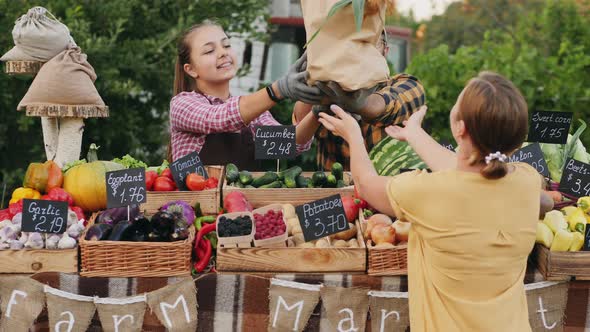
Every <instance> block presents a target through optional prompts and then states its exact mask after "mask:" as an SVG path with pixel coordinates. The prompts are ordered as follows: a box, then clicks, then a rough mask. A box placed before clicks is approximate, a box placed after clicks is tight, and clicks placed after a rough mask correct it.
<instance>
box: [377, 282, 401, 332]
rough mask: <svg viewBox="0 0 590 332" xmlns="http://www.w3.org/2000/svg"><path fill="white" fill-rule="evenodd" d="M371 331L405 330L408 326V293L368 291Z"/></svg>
mask: <svg viewBox="0 0 590 332" xmlns="http://www.w3.org/2000/svg"><path fill="white" fill-rule="evenodd" d="M369 308H370V310H371V331H406V330H407V329H408V328H409V327H410V307H409V303H408V293H405V292H378V291H371V292H369Z"/></svg>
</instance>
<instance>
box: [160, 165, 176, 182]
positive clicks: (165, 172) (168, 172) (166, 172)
mask: <svg viewBox="0 0 590 332" xmlns="http://www.w3.org/2000/svg"><path fill="white" fill-rule="evenodd" d="M160 176H163V177H166V178H169V179H170V180H172V181H174V178H173V177H172V171H171V170H170V168H166V169H165V170H163V171H162V173H160Z"/></svg>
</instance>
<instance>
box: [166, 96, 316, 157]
mask: <svg viewBox="0 0 590 332" xmlns="http://www.w3.org/2000/svg"><path fill="white" fill-rule="evenodd" d="M239 100H240V97H239V96H236V97H230V98H229V99H228V100H226V101H225V102H224V101H223V100H221V99H219V98H217V97H212V96H207V95H203V94H200V93H197V92H195V91H191V92H182V93H179V94H178V95H176V96H174V97H173V98H172V100H171V101H170V136H171V141H172V158H173V159H174V160H176V159H178V158H182V157H183V156H185V155H187V154H189V153H191V152H193V151H197V152H201V149H202V148H203V145H204V144H205V140H206V138H207V135H208V134H213V133H231V132H239V131H240V130H241V129H242V128H244V127H246V124H245V123H244V121H243V120H242V116H241V115H240V111H239ZM278 125H281V124H280V123H279V122H278V121H277V120H275V119H274V118H273V117H272V115H271V114H270V112H268V111H266V112H264V113H262V114H261V115H260V116H259V117H257V118H256V119H254V120H253V121H252V122H250V124H249V125H248V127H249V128H250V130H251V131H252V134H253V135H254V131H255V128H256V127H257V126H278ZM312 141H313V139H312V140H310V141H309V142H307V143H305V144H297V148H296V150H297V153H301V152H303V151H307V150H309V148H310V146H311V142H312ZM220 153H222V152H220ZM252 158H254V156H252Z"/></svg>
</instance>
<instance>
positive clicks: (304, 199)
mask: <svg viewBox="0 0 590 332" xmlns="http://www.w3.org/2000/svg"><path fill="white" fill-rule="evenodd" d="M313 173H314V172H303V173H301V175H303V176H306V177H311V176H312V175H313ZM224 174H225V170H224ZM327 174H330V172H326V175H327ZM262 175H264V172H252V176H253V177H254V178H256V177H259V176H262ZM343 179H344V182H345V183H352V175H351V174H350V172H344V176H343ZM234 191H240V192H242V193H243V194H244V195H245V196H246V198H247V199H248V202H250V204H252V206H253V207H254V208H255V209H256V208H259V207H263V206H266V205H270V204H274V203H290V204H293V205H295V206H297V205H301V204H304V203H308V202H311V201H315V200H318V199H322V198H326V197H328V196H332V195H338V194H342V195H344V196H353V195H354V186H352V185H351V186H347V187H344V188H238V187H233V186H228V185H227V183H226V181H225V176H224V177H223V187H222V188H221V194H222V196H223V198H225V197H226V196H227V195H228V194H229V193H231V192H234ZM222 203H223V201H222Z"/></svg>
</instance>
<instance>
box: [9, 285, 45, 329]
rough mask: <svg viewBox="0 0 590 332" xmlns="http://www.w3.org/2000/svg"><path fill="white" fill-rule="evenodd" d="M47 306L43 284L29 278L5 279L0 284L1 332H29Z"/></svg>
mask: <svg viewBox="0 0 590 332" xmlns="http://www.w3.org/2000/svg"><path fill="white" fill-rule="evenodd" d="M44 306H45V293H44V292H43V284H41V283H39V282H37V281H35V280H33V279H31V278H28V277H11V278H4V280H2V283H1V284H0V308H1V309H0V312H2V319H1V320H0V332H21V331H23V332H27V331H29V328H30V327H31V326H32V325H33V322H34V321H35V319H36V318H37V316H39V314H40V313H41V310H43V307H44Z"/></svg>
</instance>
